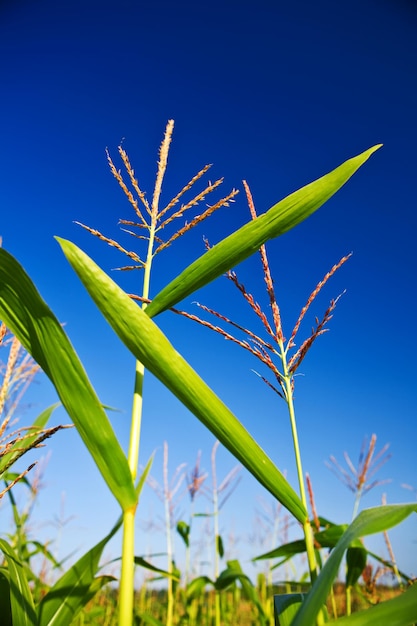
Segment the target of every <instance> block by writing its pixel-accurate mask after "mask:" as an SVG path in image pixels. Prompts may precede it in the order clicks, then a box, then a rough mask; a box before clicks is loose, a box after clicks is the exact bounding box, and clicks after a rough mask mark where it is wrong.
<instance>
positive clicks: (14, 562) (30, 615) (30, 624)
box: [0, 539, 37, 626]
mask: <svg viewBox="0 0 417 626" xmlns="http://www.w3.org/2000/svg"><path fill="white" fill-rule="evenodd" d="M0 550H1V551H2V552H3V554H4V556H5V557H6V559H7V570H8V575H9V585H10V606H11V612H12V617H13V624H19V626H37V620H36V611H35V607H34V604H33V598H32V594H31V593H30V589H29V585H28V581H27V578H26V574H25V568H24V566H23V565H22V563H21V562H20V561H19V559H18V558H17V555H16V553H15V551H14V550H13V548H12V547H11V545H9V544H8V543H7V541H5V540H4V539H0Z"/></svg>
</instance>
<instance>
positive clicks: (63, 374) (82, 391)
mask: <svg viewBox="0 0 417 626" xmlns="http://www.w3.org/2000/svg"><path fill="white" fill-rule="evenodd" d="M0 318H1V319H3V320H4V322H5V323H6V325H7V326H8V327H9V328H10V330H11V331H12V332H13V333H14V335H15V336H16V337H17V338H18V339H19V341H20V342H21V344H22V345H23V346H24V348H25V349H26V350H27V351H28V352H29V353H30V354H31V355H32V357H33V358H34V359H35V361H37V363H39V365H40V366H41V368H42V369H43V371H44V372H45V374H46V375H47V376H48V377H49V378H50V380H51V381H52V383H53V384H54V386H55V389H56V390H57V393H58V395H59V397H60V399H61V402H62V404H63V406H64V407H65V409H66V410H67V412H68V414H69V415H70V417H71V419H72V420H73V422H74V424H75V426H76V427H77V430H78V432H79V433H80V435H81V438H82V439H83V441H84V443H85V445H86V447H87V448H88V450H89V452H90V454H91V456H92V457H93V459H94V461H95V463H96V465H97V467H98V469H99V470H100V472H101V474H102V476H103V478H104V480H105V481H106V483H107V485H108V487H109V489H110V490H111V492H112V493H113V495H114V496H115V498H116V499H117V500H118V501H119V503H120V505H121V507H122V508H124V509H126V508H128V507H131V506H134V505H135V504H136V495H135V489H134V485H133V481H132V476H131V473H130V470H129V466H128V463H127V459H126V457H125V455H124V453H123V450H122V448H121V446H120V444H119V441H118V440H117V438H116V435H115V434H114V431H113V429H112V426H111V424H110V421H109V419H108V417H107V415H106V413H105V411H104V409H103V407H102V405H101V403H100V401H99V399H98V398H97V395H96V393H95V391H94V389H93V387H92V385H91V383H90V381H89V379H88V376H87V374H86V372H85V370H84V368H83V366H82V364H81V362H80V360H79V358H78V356H77V354H76V352H75V350H74V348H73V347H72V345H71V343H70V341H69V339H68V337H67V335H66V334H65V332H64V330H63V328H62V326H61V324H60V323H59V322H58V320H57V319H56V317H55V316H54V314H53V313H52V311H51V310H50V309H49V307H48V306H47V305H46V304H45V302H44V301H43V300H42V298H41V296H40V295H39V293H38V291H37V290H36V287H35V286H34V284H33V283H32V281H31V279H30V278H29V276H28V275H27V274H26V272H25V271H24V269H23V268H22V267H21V266H20V265H19V263H18V262H17V261H16V260H15V259H14V258H13V257H12V256H11V255H10V254H9V253H8V252H6V250H4V249H3V248H0Z"/></svg>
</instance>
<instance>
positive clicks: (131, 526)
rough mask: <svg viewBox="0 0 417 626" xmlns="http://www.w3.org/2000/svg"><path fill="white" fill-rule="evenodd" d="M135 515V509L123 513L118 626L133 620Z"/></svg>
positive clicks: (126, 625)
mask: <svg viewBox="0 0 417 626" xmlns="http://www.w3.org/2000/svg"><path fill="white" fill-rule="evenodd" d="M135 513H136V507H135V508H134V509H128V510H127V511H124V513H123V541H122V571H121V577H120V591H119V624H120V626H130V624H132V620H133V597H134V575H135V567H134V562H133V555H134V549H135V543H134V542H135Z"/></svg>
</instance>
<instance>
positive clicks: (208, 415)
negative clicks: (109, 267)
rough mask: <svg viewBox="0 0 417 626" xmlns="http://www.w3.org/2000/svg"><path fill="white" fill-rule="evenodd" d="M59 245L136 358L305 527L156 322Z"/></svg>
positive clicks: (250, 443) (265, 465) (271, 470)
mask: <svg viewBox="0 0 417 626" xmlns="http://www.w3.org/2000/svg"><path fill="white" fill-rule="evenodd" d="M58 241H59V243H60V245H61V247H62V249H63V251H64V253H65V256H66V257H67V259H68V261H69V262H70V264H71V265H72V267H73V268H74V270H75V271H76V273H77V274H78V276H79V278H80V279H81V281H82V283H83V284H84V286H85V288H86V289H87V291H88V293H89V294H90V296H91V297H92V299H93V300H94V302H95V303H96V305H97V306H98V308H99V309H100V311H101V312H102V314H103V315H104V317H105V318H106V320H107V321H108V322H109V324H110V325H111V326H112V328H113V330H114V331H115V332H116V334H117V335H118V336H119V337H120V339H121V340H122V341H123V343H124V344H125V345H126V346H127V347H128V348H129V350H130V351H131V352H132V353H133V354H134V355H135V357H136V358H137V359H139V360H140V361H141V362H142V363H143V364H144V366H145V367H146V368H147V369H148V370H149V371H151V372H152V374H154V375H155V376H156V377H157V378H158V379H159V380H160V381H161V382H162V383H163V384H164V385H165V386H166V387H167V388H168V389H170V390H171V391H172V393H173V394H174V395H176V396H177V398H179V400H181V402H182V403H183V404H184V405H185V406H186V407H187V408H188V409H189V410H190V411H191V412H192V413H194V415H195V416H196V417H197V418H198V419H199V420H200V421H201V422H203V424H204V425H205V426H207V428H208V429H209V430H211V432H212V433H213V434H214V435H215V437H217V439H219V441H220V442H221V443H222V444H223V445H224V446H225V447H226V448H227V449H228V450H230V452H231V453H232V454H233V455H234V456H235V457H236V458H237V459H239V461H240V462H241V463H242V464H243V465H244V466H245V467H246V468H247V469H248V470H249V471H250V472H251V473H252V474H253V475H254V476H255V478H256V479H257V480H258V481H259V482H260V483H261V484H262V485H263V486H264V487H265V488H266V489H267V490H268V491H269V492H270V493H272V495H274V496H275V497H276V498H277V499H278V500H279V501H280V502H282V504H283V505H284V506H285V507H286V508H287V509H288V510H289V511H290V512H291V513H292V514H293V515H294V517H295V518H296V519H297V520H299V521H300V522H301V523H303V521H304V520H305V518H306V516H307V511H306V510H305V508H304V506H303V504H302V502H301V500H300V498H299V497H298V496H297V494H296V493H295V491H294V490H293V489H292V487H291V486H290V484H289V483H288V481H287V480H286V478H285V477H284V476H283V474H281V472H280V471H279V470H278V469H277V468H276V466H275V465H274V464H273V463H272V461H271V460H270V459H269V457H268V456H267V455H266V454H265V452H264V451H263V450H262V449H261V448H260V446H259V445H258V444H257V443H256V441H255V440H254V439H253V438H252V437H251V436H250V435H249V433H248V432H247V431H246V429H245V428H244V427H243V426H242V424H241V423H240V422H239V420H238V419H237V418H236V417H235V416H234V415H233V413H232V412H231V411H230V410H229V409H228V408H227V407H226V406H225V405H224V404H223V402H222V401H221V400H220V399H219V398H218V397H217V396H216V394H215V393H214V392H213V391H212V390H211V389H210V387H208V386H207V385H206V383H205V382H204V381H203V380H202V379H201V378H200V377H199V376H198V374H197V373H196V372H195V371H194V370H193V369H192V367H191V366H190V365H189V364H188V363H187V361H185V359H184V358H183V357H182V356H181V355H180V354H179V353H178V352H177V351H176V350H175V348H174V347H173V346H172V344H171V343H170V342H169V341H168V339H167V338H166V337H165V335H164V334H163V333H162V331H161V330H160V329H159V328H158V327H157V326H156V324H155V323H154V322H153V321H152V320H151V319H149V317H148V316H147V315H146V313H145V312H144V311H143V310H142V309H141V308H140V307H138V306H137V305H136V304H135V303H134V302H133V301H132V300H131V299H130V298H129V296H128V295H127V294H126V293H125V292H124V291H123V290H122V289H120V287H119V286H118V285H117V284H116V283H115V282H114V281H113V280H111V278H109V276H107V274H106V273H105V272H103V270H101V269H100V268H99V267H98V266H97V265H96V264H95V263H94V262H93V261H92V260H91V259H90V258H89V257H88V256H87V255H86V254H85V253H84V252H82V250H80V249H79V248H78V247H77V246H76V245H75V244H73V243H71V242H70V241H66V240H63V239H58Z"/></svg>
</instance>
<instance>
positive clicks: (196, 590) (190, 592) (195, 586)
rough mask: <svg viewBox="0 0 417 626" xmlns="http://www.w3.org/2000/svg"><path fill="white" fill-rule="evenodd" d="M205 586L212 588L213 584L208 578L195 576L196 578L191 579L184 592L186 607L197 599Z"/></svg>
mask: <svg viewBox="0 0 417 626" xmlns="http://www.w3.org/2000/svg"><path fill="white" fill-rule="evenodd" d="M207 585H212V586H213V587H214V582H213V581H212V580H211V579H210V578H209V577H208V576H197V578H193V580H192V581H191V582H190V583H189V584H188V585H187V588H186V590H185V594H186V598H187V605H188V604H190V603H191V602H192V601H193V600H195V598H199V597H200V596H201V594H202V593H203V592H204V590H205V588H206V586H207Z"/></svg>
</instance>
